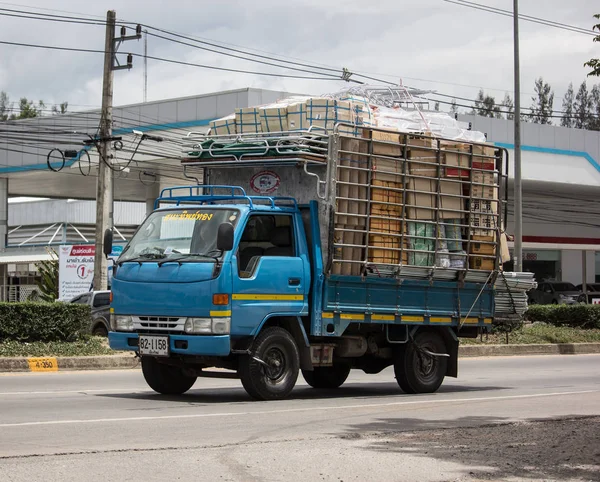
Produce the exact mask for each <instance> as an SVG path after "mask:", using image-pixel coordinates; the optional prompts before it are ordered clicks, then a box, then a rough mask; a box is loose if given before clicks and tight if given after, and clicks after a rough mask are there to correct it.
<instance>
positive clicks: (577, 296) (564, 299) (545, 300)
mask: <svg viewBox="0 0 600 482" xmlns="http://www.w3.org/2000/svg"><path fill="white" fill-rule="evenodd" d="M583 302H585V295H584V294H583V293H582V292H581V291H580V290H578V289H577V288H576V287H575V285H574V284H572V283H565V282H562V281H544V282H542V283H538V287H537V288H536V289H533V290H531V291H530V292H529V303H530V304H539V305H574V304H576V303H583Z"/></svg>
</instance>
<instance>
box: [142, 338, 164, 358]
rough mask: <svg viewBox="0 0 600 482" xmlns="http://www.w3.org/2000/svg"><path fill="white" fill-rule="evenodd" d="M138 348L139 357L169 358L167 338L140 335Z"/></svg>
mask: <svg viewBox="0 0 600 482" xmlns="http://www.w3.org/2000/svg"><path fill="white" fill-rule="evenodd" d="M138 347H139V349H140V355H153V356H169V337H168V336H145V335H140V337H139V345H138Z"/></svg>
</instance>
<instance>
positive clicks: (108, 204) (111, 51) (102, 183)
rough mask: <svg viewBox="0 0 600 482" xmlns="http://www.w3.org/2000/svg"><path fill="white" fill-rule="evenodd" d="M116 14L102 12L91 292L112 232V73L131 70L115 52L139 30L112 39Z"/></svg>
mask: <svg viewBox="0 0 600 482" xmlns="http://www.w3.org/2000/svg"><path fill="white" fill-rule="evenodd" d="M116 18H117V14H116V12H115V11H114V10H109V11H108V12H107V13H106V40H105V44H104V76H103V81H102V113H101V118H100V130H99V138H98V139H95V140H94V144H95V146H96V148H97V149H98V155H99V163H98V182H97V184H96V254H95V256H94V289H95V290H105V289H106V288H107V278H108V261H107V259H106V257H105V256H104V249H103V247H104V232H105V231H106V230H107V229H113V226H114V224H113V222H114V221H113V198H114V195H113V189H114V188H113V184H114V175H113V174H114V170H113V168H112V164H113V158H114V154H113V151H114V149H113V144H112V142H113V141H115V140H118V139H117V138H114V137H112V124H113V120H112V104H113V72H114V71H115V70H123V69H128V70H129V69H131V67H132V66H133V56H132V55H131V54H128V55H127V64H126V65H120V64H119V62H118V60H117V57H116V53H117V50H118V47H119V45H120V44H121V42H124V41H126V40H134V39H138V40H139V39H140V38H141V37H142V27H141V26H140V25H138V26H137V27H136V34H135V35H130V36H127V35H126V34H127V30H126V28H125V27H122V28H121V36H120V37H119V38H115V26H116Z"/></svg>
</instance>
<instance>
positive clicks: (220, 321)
mask: <svg viewBox="0 0 600 482" xmlns="http://www.w3.org/2000/svg"><path fill="white" fill-rule="evenodd" d="M230 328H231V318H230V317H228V316H227V317H223V318H213V320H212V331H213V333H214V334H215V335H229V331H230Z"/></svg>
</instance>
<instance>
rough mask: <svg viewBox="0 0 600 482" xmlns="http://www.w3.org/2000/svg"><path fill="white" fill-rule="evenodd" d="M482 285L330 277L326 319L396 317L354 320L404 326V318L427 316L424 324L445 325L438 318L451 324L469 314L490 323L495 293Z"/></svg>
mask: <svg viewBox="0 0 600 482" xmlns="http://www.w3.org/2000/svg"><path fill="white" fill-rule="evenodd" d="M483 286H484V285H483V284H480V283H465V284H464V285H463V286H459V284H458V283H457V282H447V281H434V282H429V281H428V280H394V279H370V278H366V279H363V278H360V277H351V276H331V277H329V278H328V279H327V280H326V281H325V285H324V290H323V293H324V296H323V308H322V309H323V317H324V318H326V317H327V316H328V314H329V313H332V312H333V313H342V314H346V313H347V314H349V315H348V319H351V318H352V317H351V316H350V314H352V313H355V314H366V315H370V314H374V315H394V316H393V317H392V316H388V317H381V316H380V317H377V316H375V317H371V316H366V317H363V318H361V317H360V316H359V317H354V319H355V321H363V322H369V320H371V321H372V322H375V321H376V322H378V323H381V322H386V321H387V322H388V323H389V322H391V323H402V317H411V316H421V317H424V322H428V321H430V320H431V321H440V322H443V319H438V318H439V317H446V318H450V319H449V320H448V324H457V323H458V320H459V319H464V318H465V317H466V315H467V314H469V318H477V319H481V320H483V319H486V321H488V322H489V319H490V318H491V317H492V316H493V313H494V291H493V288H492V287H490V286H486V287H485V289H483V291H482V288H483ZM480 293H481V295H480ZM479 295H480V296H479ZM478 296H479V298H478ZM469 312H470V313H469ZM329 316H331V315H329ZM336 318H337V316H336ZM407 319H408V318H407ZM482 323H483V321H482ZM336 331H337V330H336Z"/></svg>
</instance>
